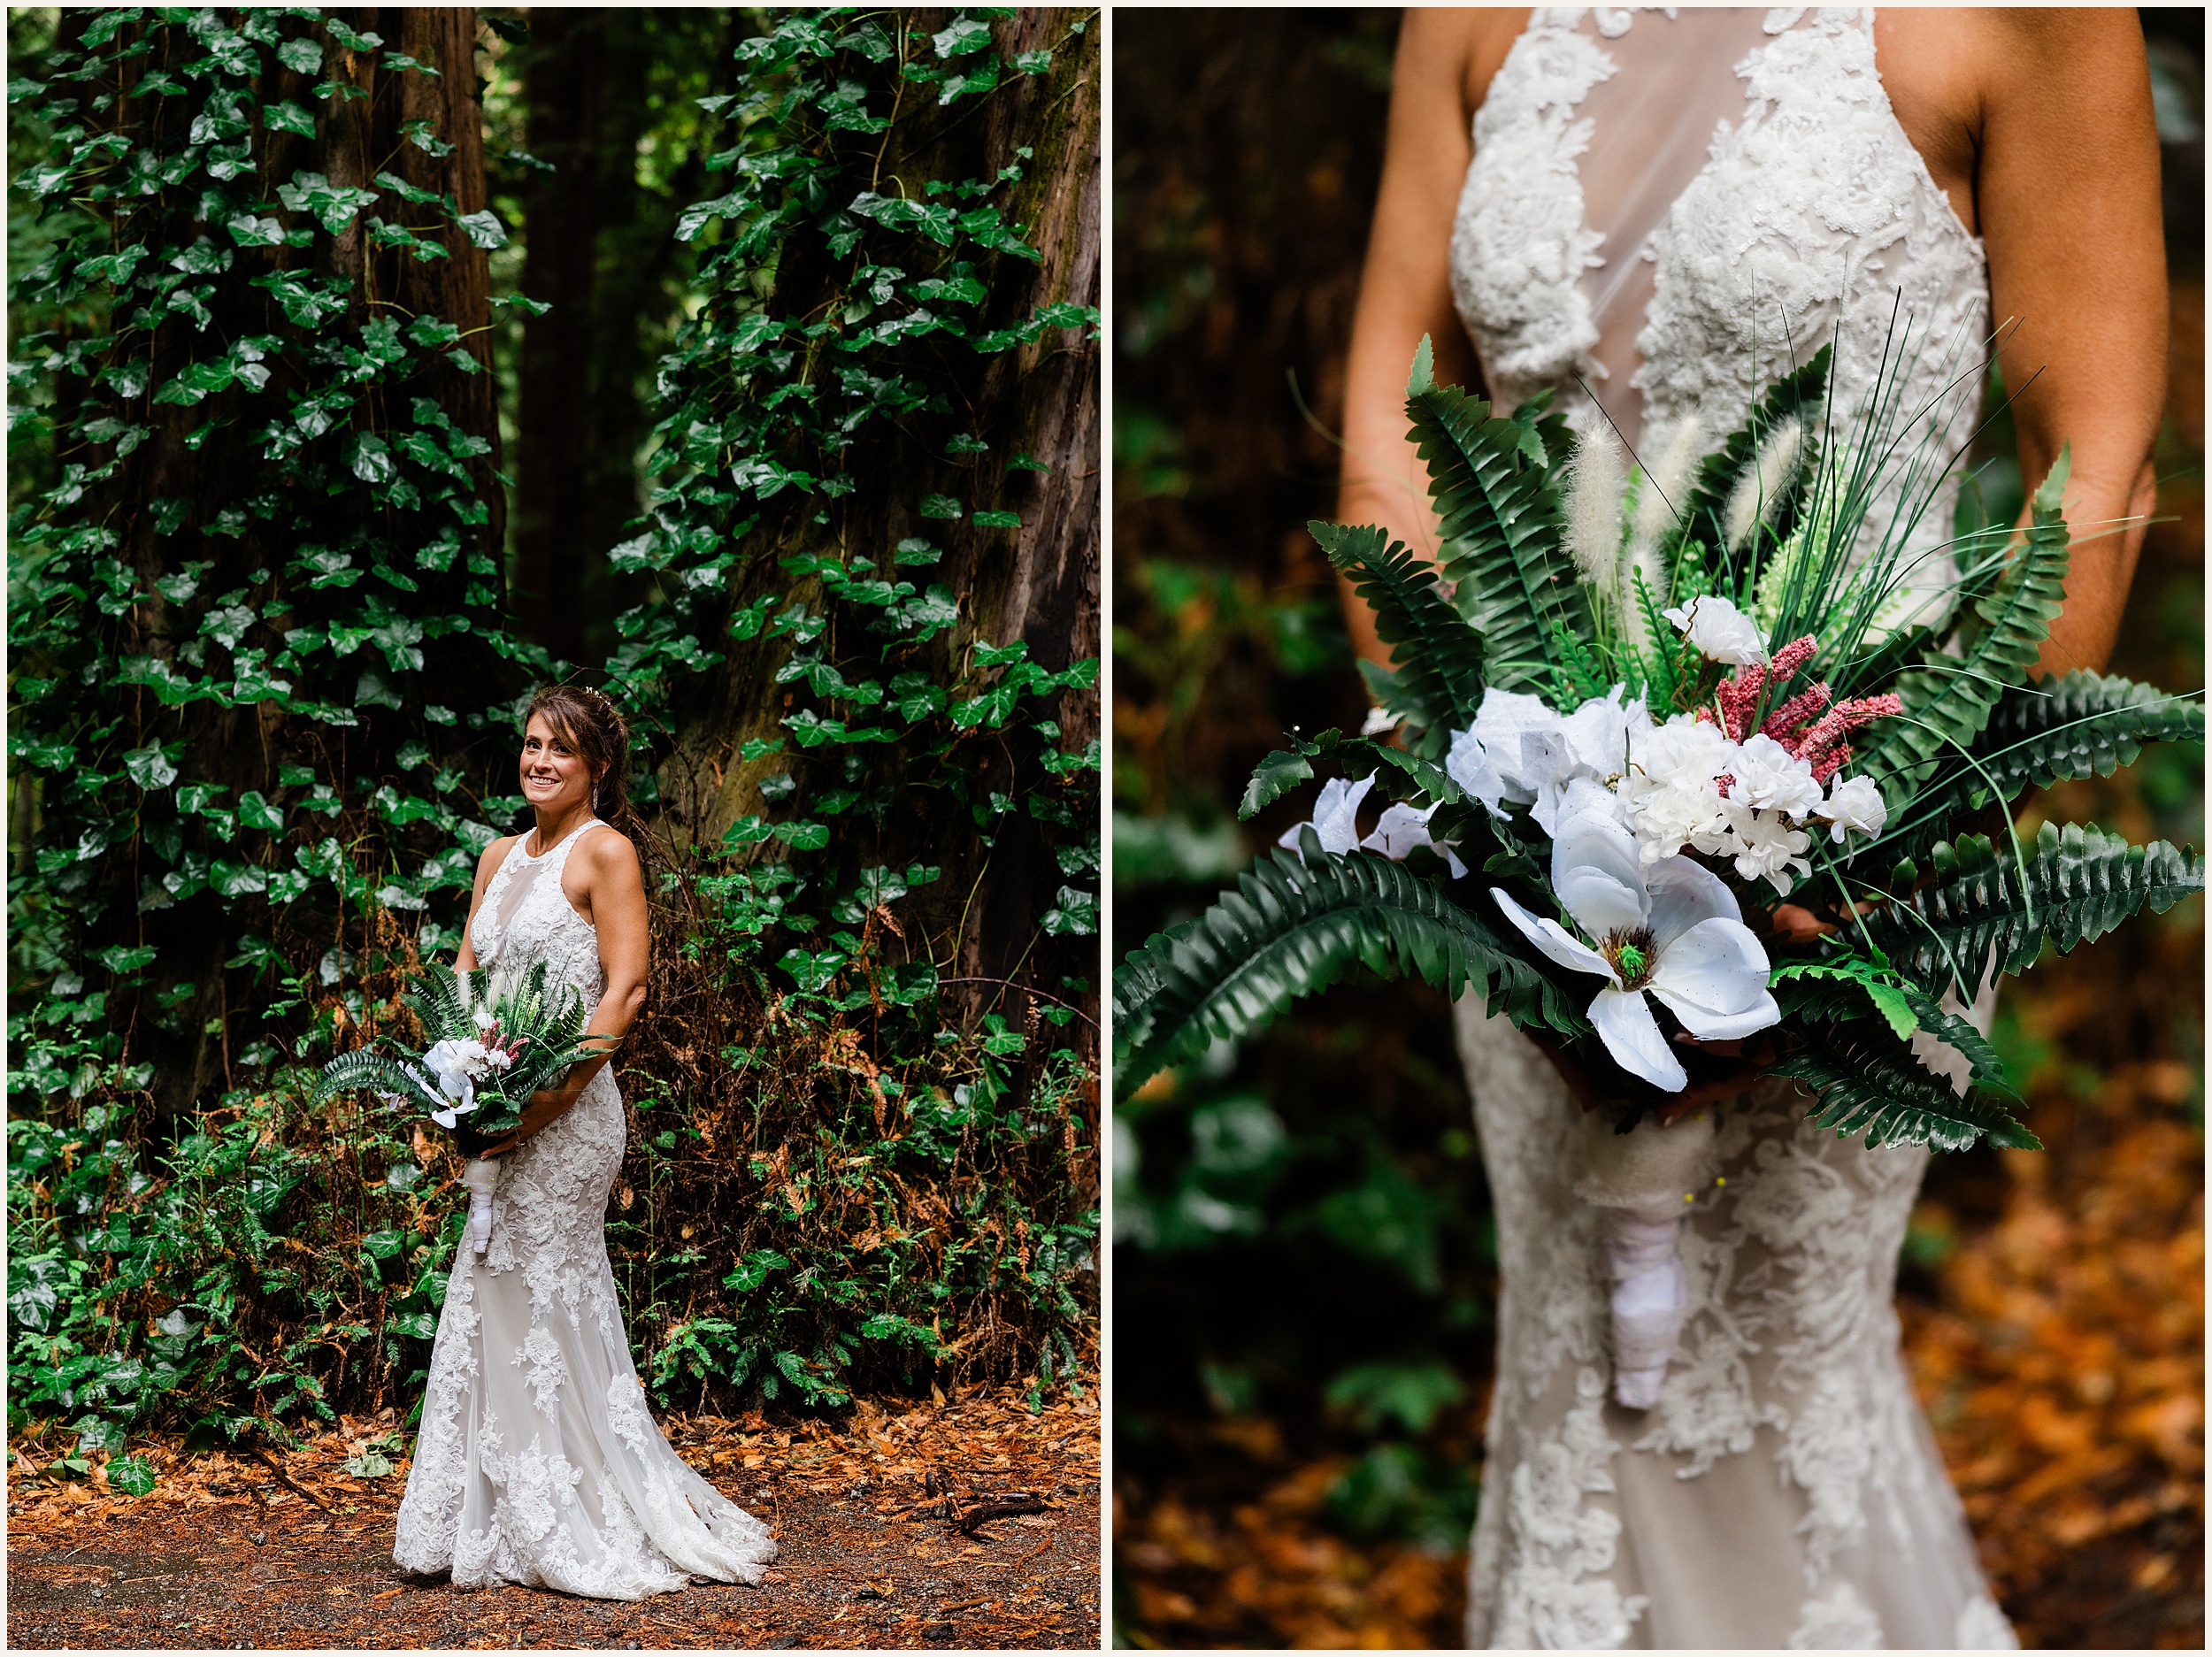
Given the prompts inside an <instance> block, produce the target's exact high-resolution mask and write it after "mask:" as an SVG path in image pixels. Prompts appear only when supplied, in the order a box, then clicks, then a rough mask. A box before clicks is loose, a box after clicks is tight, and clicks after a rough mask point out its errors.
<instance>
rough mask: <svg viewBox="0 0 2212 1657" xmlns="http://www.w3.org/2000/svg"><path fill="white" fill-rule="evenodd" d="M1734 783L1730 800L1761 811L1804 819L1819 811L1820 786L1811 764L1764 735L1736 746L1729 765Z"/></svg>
mask: <svg viewBox="0 0 2212 1657" xmlns="http://www.w3.org/2000/svg"><path fill="white" fill-rule="evenodd" d="M1730 770H1731V771H1732V772H1733V773H1734V776H1735V781H1734V782H1732V783H1731V784H1730V785H1729V786H1728V797H1729V798H1730V799H1731V800H1733V801H1740V802H1742V803H1743V804H1745V805H1747V806H1751V807H1754V808H1755V809H1758V810H1761V811H1779V812H1782V813H1783V814H1785V815H1786V816H1789V817H1803V816H1805V815H1806V814H1807V813H1808V812H1810V811H1814V810H1816V809H1819V806H1820V785H1819V784H1818V783H1817V782H1816V781H1815V780H1814V779H1813V768H1812V765H1811V763H1810V762H1809V761H1806V760H1801V759H1800V758H1798V757H1797V756H1795V755H1794V754H1792V753H1791V752H1790V751H1789V749H1787V748H1784V747H1783V746H1782V745H1781V744H1780V743H1779V742H1778V741H1776V740H1774V739H1773V738H1772V737H1770V736H1768V735H1766V734H1765V733H1763V732H1757V733H1753V734H1752V735H1751V736H1749V737H1747V738H1746V739H1745V740H1743V741H1742V742H1741V743H1740V744H1738V745H1737V746H1736V751H1735V754H1734V756H1733V758H1732V763H1731V765H1730Z"/></svg>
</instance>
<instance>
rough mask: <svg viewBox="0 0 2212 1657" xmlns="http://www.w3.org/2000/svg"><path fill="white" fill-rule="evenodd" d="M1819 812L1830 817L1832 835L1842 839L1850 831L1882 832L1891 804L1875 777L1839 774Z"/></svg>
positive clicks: (1857, 832)
mask: <svg viewBox="0 0 2212 1657" xmlns="http://www.w3.org/2000/svg"><path fill="white" fill-rule="evenodd" d="M1816 815H1817V816H1820V817H1826V818H1827V819H1828V832H1829V835H1830V836H1831V838H1832V839H1833V840H1836V841H1837V842H1838V843H1841V841H1842V840H1843V837H1844V834H1845V833H1846V832H1851V833H1855V834H1879V833H1880V832H1882V825H1884V824H1886V823H1887V822H1888V821H1889V806H1888V804H1887V803H1886V802H1885V801H1884V800H1883V798H1882V791H1881V790H1880V789H1879V788H1877V787H1876V786H1874V781H1873V779H1871V778H1869V777H1852V778H1848V779H1846V778H1842V777H1839V778H1837V779H1835V780H1834V781H1833V782H1832V783H1831V784H1830V785H1829V787H1828V803H1827V804H1826V805H1824V806H1823V807H1821V808H1820V809H1819V811H1818V812H1817V813H1816Z"/></svg>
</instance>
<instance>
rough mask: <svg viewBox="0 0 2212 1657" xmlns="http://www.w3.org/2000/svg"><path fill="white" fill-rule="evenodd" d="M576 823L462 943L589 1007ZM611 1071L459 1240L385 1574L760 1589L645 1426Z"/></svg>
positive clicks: (530, 860) (490, 894)
mask: <svg viewBox="0 0 2212 1657" xmlns="http://www.w3.org/2000/svg"><path fill="white" fill-rule="evenodd" d="M602 826H603V825H599V824H596V823H588V824H586V825H584V826H583V827H582V828H580V829H578V830H577V831H576V832H575V833H572V834H571V835H569V836H568V838H567V839H565V840H562V841H561V842H560V843H559V844H558V845H557V846H554V847H552V848H550V849H549V850H547V851H545V852H543V853H541V854H540V855H537V856H535V857H533V856H530V855H527V854H526V852H525V851H524V849H523V847H524V845H525V844H526V840H527V837H525V838H524V839H523V840H517V841H516V842H515V844H514V846H513V847H512V848H511V849H510V850H509V852H508V854H507V857H506V860H505V861H504V862H503V863H501V865H500V867H499V870H498V871H497V872H496V873H495V874H494V875H493V877H492V880H491V884H490V886H488V887H487V888H486V889H485V893H484V901H483V903H482V904H481V905H480V908H479V909H478V911H477V915H476V918H475V920H474V922H473V923H472V927H471V930H470V933H469V936H470V940H471V942H472V944H473V945H474V947H475V950H476V959H477V963H478V965H479V966H480V967H488V968H498V969H502V970H516V971H519V970H527V969H528V968H529V967H530V965H531V964H532V963H535V962H538V961H544V962H547V963H549V968H548V971H547V985H548V987H549V988H555V987H557V986H561V985H568V986H572V987H573V988H574V989H575V990H576V991H577V992H578V993H580V994H581V995H582V996H583V997H584V1004H585V1006H586V1007H587V1008H591V1007H596V1006H597V1005H598V1003H599V998H600V996H601V995H602V994H603V993H604V991H605V988H606V980H605V978H604V975H603V972H602V970H601V968H600V964H599V940H598V934H597V933H596V932H595V931H594V930H593V928H592V925H591V923H590V922H588V921H587V920H586V919H584V917H582V916H581V915H579V914H578V913H577V912H576V909H575V907H574V906H573V905H572V904H571V903H570V902H569V901H568V898H567V897H566V895H565V894H564V893H563V892H562V890H561V870H562V867H563V865H564V864H565V863H567V861H568V856H569V853H570V852H571V851H572V849H573V848H574V847H575V845H576V843H577V840H579V839H580V837H581V836H582V835H583V834H585V833H587V832H589V831H590V830H591V829H593V828H595V827H602ZM624 1134H625V1121H624V1117H623V1111H622V1097H621V1095H620V1093H618V1092H617V1091H616V1089H615V1084H614V1074H613V1070H612V1069H611V1067H609V1068H606V1069H603V1070H600V1072H599V1073H598V1074H597V1075H596V1076H595V1077H593V1078H592V1079H591V1082H590V1084H589V1085H588V1086H587V1087H586V1088H585V1089H584V1092H583V1096H582V1097H581V1098H580V1100H578V1101H577V1102H576V1104H575V1106H574V1107H573V1108H572V1109H570V1110H569V1111H568V1113H567V1114H566V1115H565V1116H562V1117H560V1118H559V1119H558V1120H557V1121H556V1122H554V1123H553V1124H551V1125H550V1126H549V1127H547V1128H545V1129H544V1130H543V1131H542V1132H539V1133H536V1134H534V1135H533V1136H532V1137H530V1138H529V1139H525V1140H524V1141H523V1142H522V1144H521V1145H520V1147H518V1148H517V1149H515V1150H513V1151H511V1152H510V1153H508V1154H507V1155H505V1156H504V1157H503V1158H502V1159H500V1166H501V1170H502V1172H501V1176H500V1181H499V1187H498V1190H497V1192H496V1193H495V1195H494V1197H493V1202H492V1235H491V1243H490V1247H488V1249H487V1250H486V1252H485V1253H484V1254H476V1253H474V1252H473V1250H472V1248H471V1247H470V1246H469V1239H468V1238H467V1236H466V1235H465V1234H464V1236H463V1238H462V1240H461V1252H460V1254H459V1256H458V1258H457V1259H456V1260H455V1262H454V1264H453V1275H452V1277H451V1278H450V1279H449V1282H448V1285H447V1288H446V1298H445V1308H444V1311H443V1312H442V1315H441V1316H440V1317H439V1320H438V1337H437V1340H436V1342H435V1344H434V1346H432V1348H431V1354H430V1381H429V1390H428V1395H427V1397H426V1399H425V1400H424V1402H423V1409H422V1427H421V1433H420V1436H419V1438H417V1439H416V1442H415V1460H414V1466H413V1468H412V1469H411V1471H410V1472H409V1474H408V1477H407V1493H406V1496H405V1498H404V1500H403V1501H402V1502H401V1503H400V1509H399V1534H398V1539H397V1541H396V1543H395V1544H394V1546H393V1549H392V1557H393V1558H394V1559H395V1560H396V1561H398V1563H399V1564H400V1565H401V1566H403V1568H405V1569H409V1570H412V1571H420V1572H424V1573H434V1572H441V1571H448V1570H449V1571H450V1572H451V1573H452V1579H453V1582H454V1583H455V1584H456V1585H457V1586H461V1587H472V1588H473V1587H485V1586H488V1585H490V1584H494V1583H500V1582H513V1583H525V1584H530V1585H532V1586H535V1587H543V1588H555V1589H559V1590H560V1591H562V1592H565V1593H573V1594H584V1595H588V1596H590V1597H591V1598H593V1599H643V1598H644V1597H645V1596H646V1595H648V1594H652V1593H661V1592H667V1591H668V1590H671V1589H675V1588H681V1587H682V1586H684V1585H685V1584H686V1583H687V1582H689V1581H690V1580H691V1579H692V1578H694V1577H707V1578H712V1579H716V1580H719V1581H724V1582H748V1583H753V1582H758V1581H759V1580H760V1577H761V1573H762V1572H763V1571H764V1569H766V1567H767V1563H768V1561H771V1560H772V1559H774V1558H775V1556H776V1545H775V1543H774V1542H773V1541H772V1540H771V1539H770V1538H769V1535H768V1530H767V1528H766V1527H765V1526H764V1525H763V1524H762V1523H760V1521H758V1520H757V1519H755V1518H754V1517H753V1516H752V1515H750V1514H748V1513H746V1512H745V1511H743V1510H742V1509H741V1508H740V1507H737V1506H736V1505H735V1504H733V1503H732V1502H731V1501H729V1500H727V1499H726V1498H725V1497H724V1496H722V1495H720V1494H719V1493H718V1492H716V1491H715V1490H714V1488H713V1487H712V1486H711V1485H710V1484H708V1483H707V1482H706V1480H704V1479H703V1478H702V1477H699V1475H698V1474H697V1473H695V1472H694V1471H693V1470H692V1469H690V1468H689V1467H687V1466H686V1465H685V1464H684V1462H683V1461H681V1460H680V1458H679V1457H678V1456H677V1454H676V1453H675V1452H674V1451H673V1450H672V1449H671V1448H670V1447H669V1445H668V1440H667V1439H666V1438H664V1437H663V1436H662V1434H661V1431H660V1429H659V1428H658V1427H657V1425H655V1423H654V1422H653V1418H652V1416H651V1415H649V1413H648V1412H647V1409H646V1401H645V1389H644V1387H643V1386H642V1385H641V1384H640V1383H639V1380H638V1376H637V1368H636V1366H635V1365H634V1363H633V1362H631V1358H630V1346H629V1342H628V1340H627V1339H625V1337H624V1334H623V1329H622V1312H621V1308H620V1307H619V1306H618V1304H617V1302H616V1300H615V1284H614V1272H613V1270H612V1269H611V1267H610V1266H609V1264H608V1261H607V1240H606V1212H607V1193H608V1191H609V1189H610V1188H611V1186H612V1185H613V1183H614V1177H615V1171H616V1170H617V1169H618V1168H619V1167H620V1165H621V1162H622V1146H623V1139H624Z"/></svg>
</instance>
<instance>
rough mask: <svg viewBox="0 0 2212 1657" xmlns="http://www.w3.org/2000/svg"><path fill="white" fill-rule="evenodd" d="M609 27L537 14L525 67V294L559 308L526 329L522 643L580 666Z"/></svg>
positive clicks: (568, 14) (579, 10) (560, 13)
mask: <svg viewBox="0 0 2212 1657" xmlns="http://www.w3.org/2000/svg"><path fill="white" fill-rule="evenodd" d="M607 25H608V17H607V12H605V10H604V9H603V8H602V7H598V6H575V7H567V6H536V7H533V8H532V10H531V12H530V29H531V35H530V48H529V58H528V60H527V67H526V74H527V77H528V80H527V86H528V98H529V111H530V114H529V127H528V132H527V141H528V143H529V148H530V153H531V154H533V155H534V156H535V157H537V158H538V159H539V160H541V161H542V162H544V163H546V164H547V165H549V166H550V167H551V168H552V169H553V171H552V172H551V173H538V174H536V175H534V176H535V184H534V188H532V189H531V191H530V194H529V199H528V203H527V205H526V210H525V211H526V212H527V214H528V226H529V251H528V254H527V262H526V265H524V268H523V279H522V288H523V291H524V292H525V293H526V294H527V295H529V296H530V297H531V298H532V299H534V300H536V301H537V302H538V303H541V304H544V305H549V306H551V307H552V309H550V310H549V311H546V312H545V314H544V315H542V316H533V317H530V318H526V320H525V321H524V323H523V325H522V362H521V386H520V391H519V395H518V415H517V417H516V427H517V448H518V456H517V467H516V473H515V610H516V619H517V622H518V625H519V626H520V628H521V630H522V633H523V634H524V636H525V637H526V638H529V639H531V640H532V641H534V642H536V643H539V644H541V645H543V646H544V647H545V648H547V649H549V650H550V651H551V652H552V653H553V654H554V655H555V656H558V657H561V658H562V659H563V660H565V661H575V660H578V659H579V658H580V657H581V656H582V655H583V619H582V607H581V604H580V602H579V601H580V599H581V598H582V596H583V595H582V594H581V592H580V586H581V582H580V575H581V573H582V572H583V570H584V569H585V567H586V565H587V564H594V565H595V564H598V563H600V562H601V555H603V553H604V552H605V550H606V547H605V546H597V545H595V546H585V545H581V544H580V542H581V541H583V540H584V539H585V536H586V534H587V533H588V525H589V524H590V523H591V522H592V519H593V512H592V505H593V495H594V493H595V491H594V487H593V486H594V484H595V481H597V479H596V477H595V472H596V467H595V464H594V459H595V450H596V447H597V446H596V445H595V442H594V441H593V438H594V435H595V433H594V431H593V426H594V420H593V409H594V398H593V396H592V364H593V362H594V360H595V357H596V354H597V351H596V347H597V328H596V326H595V325H596V322H597V318H598V307H597V303H596V300H597V287H598V272H599V226H600V218H601V204H600V183H601V173H602V172H603V170H604V169H603V158H602V156H601V141H600V121H601V88H602V81H603V65H604V63H605V56H606V54H605V50H604V49H605V45H606V35H607ZM632 143H633V144H634V143H635V137H634V135H633V137H632ZM626 458H627V457H626V456H625V459H626ZM607 544H608V545H611V544H612V542H611V541H610V542H608V543H607Z"/></svg>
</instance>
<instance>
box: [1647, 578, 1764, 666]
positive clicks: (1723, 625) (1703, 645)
mask: <svg viewBox="0 0 2212 1657" xmlns="http://www.w3.org/2000/svg"><path fill="white" fill-rule="evenodd" d="M1661 613H1662V614H1663V615H1664V616H1665V617H1666V618H1667V619H1668V620H1669V621H1671V622H1672V623H1673V624H1674V625H1675V627H1676V629H1677V630H1678V632H1680V633H1684V634H1686V635H1687V637H1688V639H1689V641H1690V642H1691V643H1692V644H1694V645H1695V646H1696V647H1697V648H1699V649H1700V650H1701V651H1702V652H1703V653H1704V655H1705V656H1706V657H1707V658H1708V659H1709V660H1711V661H1715V662H1726V663H1728V664H1731V665H1732V666H1735V667H1747V666H1749V665H1751V664H1753V663H1755V662H1764V661H1765V660H1766V659H1767V645H1766V635H1765V634H1764V633H1761V632H1760V631H1759V625H1758V624H1757V623H1756V622H1755V621H1753V620H1752V619H1751V618H1750V617H1748V616H1747V615H1745V614H1744V613H1743V611H1741V610H1738V609H1737V608H1736V607H1735V606H1734V605H1733V604H1732V603H1730V602H1728V601H1727V600H1726V599H1724V598H1720V597H1717V596H1716V595H1713V594H1711V593H1707V594H1705V595H1702V596H1701V597H1698V598H1694V599H1692V600H1691V601H1690V602H1688V603H1687V604H1678V605H1676V606H1675V607H1674V608H1673V609H1672V610H1663V611H1662V612H1661Z"/></svg>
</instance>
